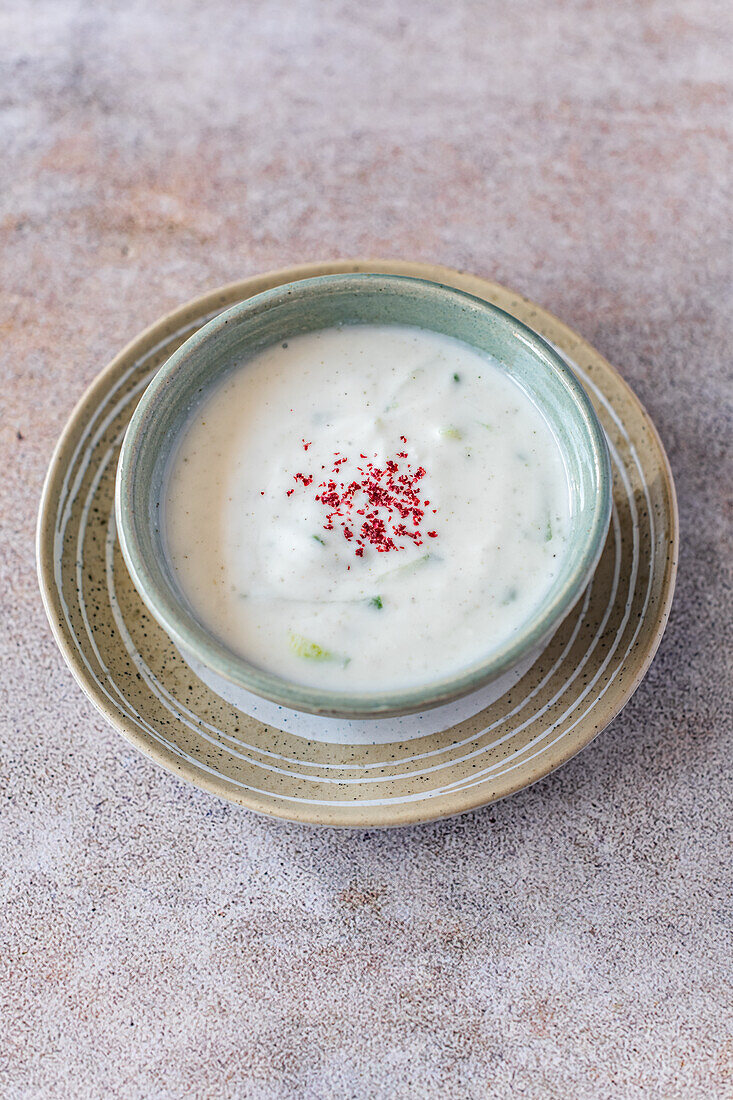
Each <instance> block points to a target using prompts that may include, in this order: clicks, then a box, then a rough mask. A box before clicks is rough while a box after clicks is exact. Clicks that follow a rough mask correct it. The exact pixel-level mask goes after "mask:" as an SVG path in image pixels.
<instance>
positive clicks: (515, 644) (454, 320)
mask: <svg viewBox="0 0 733 1100" xmlns="http://www.w3.org/2000/svg"><path fill="white" fill-rule="evenodd" d="M342 323H349V324H358V323H371V324H402V325H405V324H406V325H415V326H418V327H421V328H425V329H430V330H433V331H435V332H439V333H444V334H446V335H448V336H452V337H455V338H457V339H459V340H463V341H465V342H466V343H468V344H471V345H473V346H474V347H476V348H478V349H480V350H483V351H486V352H489V353H490V354H491V355H493V356H494V357H495V358H496V359H497V360H498V361H499V363H500V364H501V365H502V366H503V367H504V369H505V370H506V372H507V374H508V375H509V376H510V377H512V378H513V379H515V380H516V382H517V383H518V384H519V385H520V386H521V387H522V388H523V389H524V390H525V391H526V392H527V393H529V394H530V396H531V397H532V399H533V400H534V401H535V403H536V404H537V405H538V407H539V408H540V409H541V410H542V412H543V413H544V415H545V417H546V419H547V421H548V422H549V424H550V426H551V428H552V430H553V432H554V434H555V437H556V439H557V441H558V444H559V446H560V448H561V451H562V454H563V459H564V462H565V467H566V471H567V475H568V481H569V485H570V494H571V521H570V534H569V538H568V543H567V549H566V556H565V561H564V564H563V567H562V569H561V571H560V573H559V575H558V577H557V578H556V581H555V583H554V585H553V587H552V588H551V590H550V591H549V593H548V594H547V596H546V598H545V599H544V601H543V602H542V603H541V605H540V606H539V607H538V608H537V609H536V611H535V613H534V615H533V616H532V618H531V619H529V620H528V621H527V622H525V624H524V625H523V626H522V627H521V628H520V629H519V630H518V631H517V633H516V634H515V635H514V636H513V637H512V638H511V639H510V640H509V641H508V642H506V644H504V645H502V646H501V647H500V648H496V649H494V650H491V651H489V652H487V653H486V654H485V655H484V656H483V657H482V659H481V660H480V661H477V662H476V663H475V664H474V665H472V666H471V667H469V668H466V669H465V670H463V671H462V672H460V673H459V674H457V675H456V674H453V675H451V676H449V677H446V678H444V679H440V680H436V681H435V682H432V683H429V684H424V685H420V686H418V687H412V688H409V689H404V690H400V691H386V692H378V691H375V692H373V693H368V694H367V693H354V692H336V691H327V690H324V689H320V688H313V687H309V686H305V685H303V684H299V683H294V682H291V681H289V680H286V679H284V678H282V677H280V676H277V675H275V674H273V673H270V672H267V671H266V670H264V669H262V668H259V667H258V666H257V665H256V664H254V663H251V662H249V661H248V660H245V659H244V658H243V657H241V656H239V655H237V654H235V653H233V652H232V651H231V650H230V649H229V648H228V647H227V646H226V645H225V644H224V643H223V642H221V641H220V640H219V639H218V638H217V637H216V636H214V635H213V634H212V633H211V632H210V631H209V630H208V629H207V628H206V627H205V626H204V625H203V624H202V623H201V622H200V621H199V620H198V619H197V617H196V615H195V614H194V612H193V610H192V609H191V608H190V606H189V604H188V602H187V601H186V599H185V598H184V596H183V595H182V593H181V591H180V589H179V587H178V585H177V582H176V579H175V576H174V574H173V571H172V569H171V566H170V564H169V561H168V556H167V554H166V547H165V535H164V529H163V528H164V524H163V520H162V518H161V512H162V507H161V503H162V501H163V500H164V498H165V485H166V481H167V476H168V471H169V466H170V460H171V457H172V455H173V453H174V451H175V448H176V445H177V441H178V439H179V438H180V433H181V431H182V429H183V428H184V426H185V425H186V423H187V422H188V420H189V417H190V416H191V414H192V411H193V409H194V408H196V406H197V405H198V404H199V402H200V401H201V400H202V398H203V396H204V395H205V394H206V392H207V391H208V390H209V389H210V387H212V386H213V385H215V384H216V383H217V381H218V380H220V379H221V378H222V377H223V376H224V375H225V374H226V373H227V372H228V371H229V370H231V369H232V368H233V367H234V366H235V365H237V364H239V363H241V362H242V361H243V360H246V358H247V357H248V356H250V355H252V354H253V353H254V352H256V351H257V350H258V349H260V348H262V347H265V346H267V345H269V344H273V343H276V342H279V341H282V340H286V339H288V338H290V337H294V336H296V335H299V334H301V333H305V332H310V331H314V330H316V329H320V328H326V327H328V326H332V325H336V324H342ZM610 513H611V473H610V464H609V457H608V448H607V445H606V440H605V436H604V434H603V430H602V428H601V426H600V424H599V422H598V420H597V418H596V415H595V412H594V410H593V407H592V405H591V402H590V400H589V398H588V396H587V394H586V393H585V391H584V389H583V388H582V386H581V385H580V383H579V382H578V380H577V378H576V377H575V375H574V374H573V373H572V371H571V370H570V368H569V367H568V366H567V365H566V364H565V363H564V361H563V360H562V359H561V358H560V357H559V356H558V355H557V354H556V353H555V352H554V351H553V350H552V349H551V348H550V347H549V346H548V345H547V344H546V343H545V342H544V341H543V340H542V339H541V338H540V337H539V336H537V335H536V334H535V333H534V332H532V331H531V329H529V328H527V327H526V326H525V325H523V324H521V323H520V322H519V321H517V320H516V319H515V318H513V317H511V316H510V315H509V314H507V313H505V312H503V310H501V309H498V308H497V307H496V306H493V305H491V304H489V303H488V302H485V301H483V300H482V299H479V298H474V297H472V296H471V295H468V294H465V293H463V292H461V291H457V290H453V289H450V288H448V287H445V286H442V285H440V284H438V283H431V282H426V281H423V280H421V279H414V278H408V277H403V276H386V275H366V274H353V275H352V274H345V275H329V276H322V277H319V278H313V279H303V280H301V281H298V282H297V283H291V284H288V285H286V286H281V287H277V288H276V289H274V290H269V291H265V292H264V293H262V294H258V295H256V296H255V297H253V298H250V299H248V300H246V301H244V302H241V303H240V304H238V305H235V306H233V307H232V308H231V309H228V310H226V311H225V312H223V313H221V314H220V315H219V316H217V317H215V318H214V320H212V321H210V322H209V323H208V324H206V325H205V326H204V327H203V328H201V329H200V330H199V331H198V332H197V333H196V334H195V335H194V336H192V337H191V338H190V339H189V340H187V341H186V342H185V343H184V344H183V345H182V346H181V347H180V348H179V350H178V351H177V352H175V354H174V355H172V356H171V358H170V359H169V360H168V361H167V362H166V363H165V364H164V365H163V366H162V367H161V369H160V370H159V371H158V372H157V374H156V375H155V377H154V379H153V380H152V382H151V383H150V385H149V386H148V388H147V389H146V391H145V392H144V394H143V396H142V398H141V399H140V402H139V404H138V406H137V409H136V410H135V412H134V414H133V417H132V420H131V422H130V426H129V428H128V431H127V433H126V436H125V440H124V443H123V446H122V451H121V454H120V461H119V466H118V471H117V486H116V520H117V530H118V536H119V540H120V545H121V549H122V553H123V556H124V559H125V562H126V564H127V567H128V569H129V572H130V575H131V577H132V580H133V582H134V584H135V587H136V588H137V590H138V591H139V593H140V595H141V597H142V599H143V601H144V602H145V604H146V606H147V607H148V609H149V610H150V612H151V614H152V615H153V616H154V618H155V619H156V620H157V621H158V622H159V623H160V624H161V626H162V627H163V629H164V630H165V631H166V632H167V633H168V635H169V636H170V637H171V638H172V640H173V641H174V643H175V644H176V645H177V646H178V648H179V649H180V650H181V652H182V653H183V655H184V656H186V655H188V656H189V657H190V658H191V659H192V660H193V662H194V663H199V662H200V663H203V664H204V665H205V666H206V667H207V668H209V669H210V670H211V671H212V672H214V673H215V674H217V675H219V676H223V677H224V678H225V679H227V680H229V681H231V682H232V683H234V684H236V685H237V686H239V687H243V688H245V689H247V690H249V691H252V692H254V693H255V694H257V695H260V696H264V697H265V698H268V699H271V700H273V701H274V702H277V703H279V704H281V705H283V706H287V707H290V708H292V709H294V710H300V711H308V712H311V713H314V714H322V715H327V716H330V717H344V718H369V717H374V718H377V717H379V718H382V717H386V716H389V715H398V714H406V713H410V712H415V711H422V710H427V709H429V708H430V707H433V706H438V705H439V704H442V703H446V702H449V701H451V700H453V699H456V698H459V697H460V696H462V695H466V694H468V693H469V692H471V691H474V690H476V689H478V688H480V687H482V686H484V685H485V684H487V683H489V682H490V681H491V680H494V679H496V678H497V677H499V676H500V675H503V674H504V673H506V672H508V671H509V670H511V669H512V668H513V667H515V666H516V665H518V664H519V663H520V662H522V661H524V660H525V659H526V658H527V657H528V656H529V654H530V653H532V652H534V651H537V650H539V649H540V647H541V646H542V645H543V644H544V643H545V641H546V640H547V639H548V638H549V636H550V635H551V634H552V632H553V631H554V630H555V628H556V627H557V626H558V625H559V623H560V622H561V620H562V619H563V618H564V616H565V615H566V614H567V613H568V612H569V611H570V610H571V608H572V607H573V605H574V604H575V603H576V601H577V600H578V598H579V597H580V595H581V594H582V592H583V590H584V589H585V586H586V585H587V583H588V581H589V580H590V577H591V575H592V573H593V570H594V568H595V566H596V563H597V561H598V558H599V557H600V554H601V551H602V549H603V544H604V541H605V536H606V531H607V528H608V524H609V519H610Z"/></svg>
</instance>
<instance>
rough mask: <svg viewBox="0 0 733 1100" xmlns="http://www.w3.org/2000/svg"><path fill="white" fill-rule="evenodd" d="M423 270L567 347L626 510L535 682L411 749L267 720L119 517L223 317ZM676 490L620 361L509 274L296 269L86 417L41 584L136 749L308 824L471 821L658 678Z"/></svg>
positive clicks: (170, 343) (117, 381) (139, 356)
mask: <svg viewBox="0 0 733 1100" xmlns="http://www.w3.org/2000/svg"><path fill="white" fill-rule="evenodd" d="M358 271H367V272H381V273H394V274H404V275H411V276H415V277H418V278H422V279H428V280H434V281H436V282H441V283H444V284H447V285H451V286H455V287H456V288H458V289H461V290H464V291H467V292H468V293H471V294H474V295H477V296H480V297H483V298H485V299H486V300H487V301H490V302H492V303H494V304H495V305H497V306H499V307H500V308H502V309H504V310H506V311H507V312H509V313H511V314H512V315H513V316H515V317H517V318H518V319H519V320H521V321H522V322H523V323H525V324H527V325H528V326H529V327H530V328H532V329H533V330H535V331H537V332H539V333H540V335H542V336H543V337H544V338H545V339H546V340H547V341H549V342H550V343H551V344H553V345H554V346H555V347H556V348H557V349H558V350H559V352H560V353H561V354H562V355H563V357H564V358H565V359H566V360H567V361H568V362H569V363H570V364H571V366H572V367H573V369H574V370H576V371H577V373H578V374H579V377H580V378H581V381H582V382H583V384H584V386H585V387H586V389H587V390H588V392H589V394H590V397H591V400H592V401H593V404H594V406H595V408H596V412H597V414H598V416H599V419H600V422H601V424H602V425H603V427H604V429H605V431H606V435H607V437H608V441H609V447H610V452H611V464H612V471H613V497H614V500H613V514H612V521H611V528H610V531H609V536H608V539H607V541H606V545H605V549H604V551H603V554H602V556H601V559H600V562H599V564H598V567H597V569H596V571H595V574H594V577H593V581H592V583H591V585H590V586H589V588H588V590H587V592H586V595H585V597H584V598H583V600H581V601H580V602H579V604H578V605H577V606H576V607H575V608H574V609H573V611H572V612H571V613H570V615H569V616H568V617H567V618H566V619H565V620H564V621H563V623H562V624H561V625H560V627H559V628H558V630H557V632H556V633H555V635H554V636H553V637H552V639H551V641H550V642H549V643H548V645H547V647H546V648H545V649H544V650H543V652H542V654H541V655H540V656H539V657H538V659H537V660H536V662H535V663H534V665H533V666H532V667H531V668H530V670H529V671H528V672H527V673H526V674H525V675H524V676H523V678H522V679H521V681H520V682H519V683H518V684H517V685H515V686H514V687H513V688H512V689H511V690H509V691H508V692H507V693H506V694H505V695H503V696H502V697H501V698H500V699H498V700H497V701H496V702H494V703H492V704H491V705H490V706H488V707H486V708H485V709H483V710H482V711H481V712H480V713H479V714H477V715H475V716H474V717H472V718H470V719H467V720H465V721H463V722H460V723H458V724H456V725H454V726H451V727H450V728H448V729H445V730H443V731H442V732H438V733H434V734H431V735H429V736H426V737H423V738H417V739H413V740H411V741H409V742H398V741H395V742H393V743H391V744H380V745H367V746H364V745H360V746H356V745H334V744H324V743H322V742H318V743H315V742H313V741H307V740H305V739H304V738H301V737H298V736H297V735H294V734H292V733H287V732H285V731H283V730H281V729H278V728H276V727H275V726H274V725H264V724H263V723H261V722H259V721H257V720H256V719H254V718H252V717H249V716H248V715H246V714H244V713H242V712H241V711H239V710H237V709H236V708H234V707H232V706H231V705H230V704H228V703H226V702H225V701H224V700H223V699H222V697H221V696H219V695H217V694H216V693H214V692H212V691H211V690H210V689H208V688H207V687H205V685H204V684H203V683H202V681H200V680H199V679H198V678H197V677H196V676H195V675H194V674H193V673H192V672H191V670H190V668H189V666H188V665H187V664H186V663H185V662H184V661H183V660H182V659H181V657H180V655H179V654H178V652H177V650H176V649H175V647H174V646H173V644H172V642H171V641H170V639H169V638H168V637H167V635H166V634H165V633H164V632H163V631H162V629H161V628H160V627H159V626H158V625H157V624H156V623H155V621H154V620H153V619H152V618H151V617H150V616H149V614H148V613H147V611H146V609H145V607H144V605H143V604H142V601H141V600H140V597H139V596H138V594H137V592H136V590H135V588H134V586H133V585H132V582H131V581H130V578H129V575H128V574H127V571H126V570H125V568H124V563H123V562H122V559H121V555H120V551H119V545H118V542H117V538H116V530H115V523H114V483H115V468H116V464H117V457H118V454H119V448H120V444H121V442H122V437H123V435H124V433H125V430H126V427H127V425H128V423H129V420H130V417H131V415H132V412H133V410H134V407H135V405H136V403H137V400H138V399H139V397H140V395H141V393H142V392H143V390H144V389H145V387H146V385H147V384H148V382H149V381H150V378H151V376H152V374H153V373H154V372H155V371H156V370H157V369H158V368H159V367H160V365H161V364H162V363H163V362H165V360H166V359H167V358H168V357H169V356H170V355H171V354H172V353H173V352H174V351H175V350H176V349H177V348H178V347H180V345H181V344H182V343H183V342H184V341H185V340H186V339H187V338H188V337H189V336H190V335H192V333H194V332H196V331H197V330H198V329H199V328H200V327H201V326H202V325H203V324H204V323H206V322H207V321H208V320H210V319H211V318H212V317H213V316H215V315H216V314H218V313H219V312H220V311H221V310H222V309H225V308H227V307H228V306H231V305H232V304H234V303H236V302H240V301H242V300H244V299H246V298H248V297H250V296H252V295H254V294H257V293H259V292H261V291H263V290H266V289H269V288H272V287H276V286H279V285H281V284H283V283H286V282H292V281H296V280H299V279H303V278H307V277H310V276H314V275H323V274H329V273H334V272H358ZM677 538H678V534H677V512H676V503H675V496H674V487H673V484H672V479H671V475H670V471H669V467H668V464H667V460H666V457H665V454H664V451H663V449H662V446H661V443H660V441H659V438H658V436H657V434H656V432H655V430H654V427H653V425H652V424H651V422H650V420H649V418H648V416H647V415H646V413H645V412H644V410H643V408H642V407H641V405H640V404H639V402H638V401H637V399H636V398H635V397H634V395H633V394H632V393H631V391H630V390H629V388H628V387H627V386H626V384H625V383H624V382H623V381H622V379H621V378H620V377H619V376H618V374H617V373H616V372H615V371H614V370H613V368H612V367H610V365H609V364H608V363H607V362H606V361H605V360H604V359H603V358H602V357H601V356H600V355H598V353H597V352H595V351H594V350H593V349H592V348H591V347H590V346H589V345H588V344H587V343H586V342H585V341H583V340H582V339H581V338H580V337H578V336H577V335H576V334H574V333H573V332H572V331H571V330H569V329H568V328H567V327H566V326H564V325H563V324H561V323H560V322H559V321H558V320H557V319H556V318H554V317H552V316H551V315H550V314H548V313H546V312H545V311H543V310H541V309H539V307H537V306H535V305H533V304H532V303H530V302H528V301H526V300H525V299H522V298H519V297H518V296H516V295H514V294H512V293H511V292H510V291H508V290H506V289H505V288H503V287H500V286H498V285H497V284H494V283H490V282H487V281H485V280H482V279H478V278H475V277H472V276H470V275H464V274H460V273H458V272H453V271H450V270H447V269H445V268H439V267H434V266H430V265H423V264H407V263H399V262H384V263H383V262H372V261H364V262H356V263H351V262H343V263H330V264H313V265H305V266H303V267H300V268H294V269H289V270H285V271H278V272H274V273H270V274H268V275H265V276H261V277H258V278H254V279H249V280H246V281H244V282H242V283H237V284H233V285H231V286H228V287H225V288H222V289H221V290H219V291H214V292H212V293H211V294H208V295H205V296H204V297H202V298H199V299H197V300H196V301H194V302H191V303H189V304H188V305H186V306H184V307H182V308H181V309H179V310H176V311H175V312H174V313H172V314H170V315H169V316H167V317H165V318H164V319H162V320H161V321H160V322H158V323H157V324H156V325H153V326H152V327H151V328H149V329H148V330H146V332H144V333H143V334H142V335H141V336H140V337H138V338H137V339H136V340H135V341H133V343H132V344H130V345H129V346H128V347H127V348H126V349H125V350H124V351H123V352H121V353H120V355H119V356H118V357H117V358H116V359H115V360H114V361H113V362H112V363H111V364H110V365H109V367H108V368H107V369H106V370H105V371H104V372H103V373H102V374H101V375H100V376H99V378H98V379H97V380H96V382H95V383H94V384H93V385H92V387H91V388H90V390H89V391H88V392H87V394H86V395H85V397H84V398H83V399H82V401H81V402H80V404H79V406H78V407H77V409H76V410H75V412H74V414H73V416H72V418H71V421H70V422H69V425H68V426H67V429H66V431H65V433H64V435H63V437H62V439H61V441H60V443H59V446H58V448H57V451H56V453H55V455H54V458H53V460H52V463H51V466H50V469H49V473H48V477H47V481H46V486H45V489H44V494H43V500H42V506H41V513H40V517H39V527H38V563H39V575H40V580H41V588H42V592H43V597H44V601H45V605H46V610H47V612H48V616H49V620H50V622H51V625H52V627H53V630H54V633H55V635H56V638H57V641H58V642H59V645H60V646H61V649H62V651H63V653H64V656H65V657H66V659H67V661H68V663H69V665H70V667H71V669H72V671H73V672H74V674H75V676H76V677H77V679H78V680H79V682H80V684H81V685H82V687H83V688H84V690H85V691H86V692H87V694H88V695H89V696H90V698H91V699H92V700H93V701H94V702H95V704H96V705H97V706H98V707H99V709H100V710H101V711H102V712H103V713H104V714H105V716H106V717H107V718H108V719H109V720H110V721H111V722H112V723H113V725H115V727H116V728H117V729H119V730H120V732H121V733H123V734H124V735H125V736H126V737H127V738H128V739H129V740H130V741H132V742H133V743H134V744H135V745H136V746H138V747H139V748H140V749H141V750H142V751H144V752H145V753H147V754H148V755H149V756H151V757H152V758H154V759H155V760H157V761H158V762H159V763H160V764H162V765H163V766H165V767H167V768H169V769H170V770H172V771H174V772H176V773H177V774H180V775H182V776H184V777H186V778H188V779H190V780H191V781H192V782H194V783H196V784H198V785H199V786H201V787H203V788H205V789H207V790H210V791H212V792H214V793H216V794H219V795H221V796H223V797H226V798H228V799H230V800H232V801H234V802H237V803H240V804H242V805H246V806H249V807H250V808H252V809H255V810H258V811H260V812H264V813H268V814H272V815H274V816H280V817H286V818H290V819H293V820H298V821H306V822H312V823H326V824H333V825H352V826H375V825H397V824H406V823H409V822H415V821H425V820H430V819H434V818H437V817H443V816H448V815H451V814H457V813H460V812H462V811H464V810H468V809H470V808H474V807H476V806H479V805H483V804H485V803H487V802H490V801H492V800H494V799H497V798H501V797H503V796H505V795H507V794H510V793H512V792H514V791H516V790H519V789H520V788H522V787H524V786H526V785H527V784H529V783H532V782H534V781H535V780H537V779H539V778H540V777H541V776H543V775H546V774H547V773H548V772H549V771H551V770H553V769H554V768H556V767H558V766H559V765H561V764H562V763H564V762H565V761H566V760H568V759H569V758H570V757H571V756H573V755H574V754H575V753H576V752H578V751H579V750H580V749H581V748H583V747H584V746H585V745H587V744H588V743H589V741H591V740H592V739H593V737H595V736H596V735H597V734H598V733H599V732H600V730H602V729H603V728H604V726H605V725H606V724H607V723H608V722H609V721H610V720H611V719H612V718H613V717H614V716H615V715H616V714H617V713H618V712H619V710H620V709H621V707H622V706H623V705H624V704H625V702H626V701H627V700H628V699H629V697H630V695H631V694H632V692H633V691H634V689H635V688H636V686H637V685H638V684H639V682H640V680H641V678H642V676H643V675H644V673H645V671H646V669H647V668H648V666H649V663H650V661H651V659H652V657H653V655H654V652H655V651H656V648H657V645H658V643H659V640H660V638H661V635H662V632H663V629H664V625H665V623H666V619H667V615H668V612H669V606H670V602H671V598H672V591H673V586H674V577H675V571H676V552H677Z"/></svg>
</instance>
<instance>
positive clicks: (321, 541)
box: [311, 535, 326, 546]
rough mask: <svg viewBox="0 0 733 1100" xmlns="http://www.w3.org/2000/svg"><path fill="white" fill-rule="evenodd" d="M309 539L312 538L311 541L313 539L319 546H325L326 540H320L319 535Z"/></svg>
mask: <svg viewBox="0 0 733 1100" xmlns="http://www.w3.org/2000/svg"><path fill="white" fill-rule="evenodd" d="M311 538H312V539H315V540H316V542H320V544H321V546H325V545H326V540H325V539H322V538H321V536H320V535H311Z"/></svg>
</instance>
